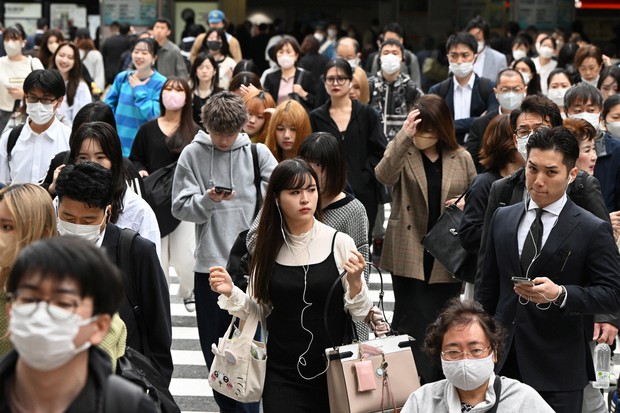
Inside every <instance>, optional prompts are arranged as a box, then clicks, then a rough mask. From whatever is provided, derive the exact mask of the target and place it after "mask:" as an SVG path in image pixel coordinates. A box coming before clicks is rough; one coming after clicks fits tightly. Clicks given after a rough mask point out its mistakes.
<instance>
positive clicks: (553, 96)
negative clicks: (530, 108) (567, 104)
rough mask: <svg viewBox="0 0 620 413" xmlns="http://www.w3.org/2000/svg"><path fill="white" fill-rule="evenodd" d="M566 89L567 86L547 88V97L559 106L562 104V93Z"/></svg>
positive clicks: (563, 93) (564, 92)
mask: <svg viewBox="0 0 620 413" xmlns="http://www.w3.org/2000/svg"><path fill="white" fill-rule="evenodd" d="M567 91H568V88H567V87H566V88H561V89H549V90H548V91H547V97H548V98H549V99H550V100H551V101H552V102H553V103H555V104H556V105H558V106H559V107H563V106H564V95H565V94H566V92H567Z"/></svg>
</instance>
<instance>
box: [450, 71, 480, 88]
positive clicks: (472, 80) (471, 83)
mask: <svg viewBox="0 0 620 413" xmlns="http://www.w3.org/2000/svg"><path fill="white" fill-rule="evenodd" d="M452 79H453V82H454V90H455V91H456V89H457V88H459V87H460V88H465V87H467V86H469V88H470V89H472V90H473V89H474V83H476V74H475V73H474V72H472V73H471V77H470V78H469V80H468V81H467V84H466V85H465V86H461V84H460V83H459V81H458V80H456V76H454V75H452Z"/></svg>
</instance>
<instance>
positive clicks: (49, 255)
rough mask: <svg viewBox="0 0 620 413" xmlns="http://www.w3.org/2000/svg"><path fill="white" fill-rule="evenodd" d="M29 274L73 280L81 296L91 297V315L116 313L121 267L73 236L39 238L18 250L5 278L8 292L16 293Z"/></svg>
mask: <svg viewBox="0 0 620 413" xmlns="http://www.w3.org/2000/svg"><path fill="white" fill-rule="evenodd" d="M30 276H40V277H41V281H42V280H44V279H45V280H47V279H52V280H54V281H55V282H62V281H64V280H72V281H74V282H75V283H76V284H77V285H78V287H79V290H80V291H79V295H80V297H82V298H85V297H91V298H92V300H93V315H97V314H110V315H112V314H114V313H116V312H117V311H118V309H119V306H120V303H121V300H122V298H123V295H124V294H123V282H122V278H121V273H120V270H119V269H118V268H117V267H116V266H115V265H114V264H112V263H111V262H110V260H109V259H108V258H107V256H106V253H105V252H104V251H103V249H101V248H97V247H96V246H95V245H94V244H91V243H88V242H84V241H83V240H81V239H80V238H77V237H73V236H66V237H55V238H49V239H43V240H39V241H36V242H33V243H32V244H30V245H28V246H27V247H25V248H24V249H23V250H21V252H20V253H19V255H18V256H17V259H16V260H15V263H14V265H13V268H12V269H11V273H10V275H9V278H8V280H7V285H6V289H7V292H9V293H11V294H15V293H16V292H17V289H18V288H19V287H20V284H21V282H22V281H23V280H24V279H25V278H28V277H30Z"/></svg>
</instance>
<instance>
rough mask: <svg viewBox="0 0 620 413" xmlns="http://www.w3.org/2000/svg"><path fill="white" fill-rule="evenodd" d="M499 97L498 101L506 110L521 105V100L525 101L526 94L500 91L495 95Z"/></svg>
mask: <svg viewBox="0 0 620 413" xmlns="http://www.w3.org/2000/svg"><path fill="white" fill-rule="evenodd" d="M495 96H496V97H497V101H498V102H499V105H500V106H501V107H502V108H503V109H506V110H515V109H516V108H518V107H519V106H521V102H523V98H524V95H523V93H515V92H508V93H498V94H497V95H495Z"/></svg>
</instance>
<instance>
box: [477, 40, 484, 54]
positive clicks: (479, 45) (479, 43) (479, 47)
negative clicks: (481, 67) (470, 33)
mask: <svg viewBox="0 0 620 413" xmlns="http://www.w3.org/2000/svg"><path fill="white" fill-rule="evenodd" d="M483 49H484V42H478V53H480V52H481V51H482V50H483Z"/></svg>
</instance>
